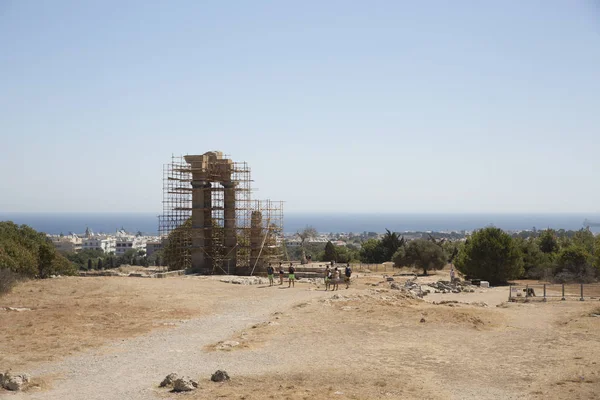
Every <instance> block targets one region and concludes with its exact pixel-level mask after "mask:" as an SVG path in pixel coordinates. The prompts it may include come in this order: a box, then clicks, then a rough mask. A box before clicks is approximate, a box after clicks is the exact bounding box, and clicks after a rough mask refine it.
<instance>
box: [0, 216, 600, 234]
mask: <svg viewBox="0 0 600 400" xmlns="http://www.w3.org/2000/svg"><path fill="white" fill-rule="evenodd" d="M585 219H588V220H590V221H593V222H596V223H598V222H600V214H597V213H596V214H580V213H577V214H424V213H419V214H360V213H356V214H352V213H349V214H343V213H287V214H286V215H285V218H284V231H285V232H286V233H293V232H296V231H298V230H299V229H302V228H304V227H305V226H307V225H311V226H313V227H315V228H316V229H317V231H319V232H355V233H356V232H363V231H367V232H384V231H385V229H386V228H387V229H389V230H391V231H396V232H404V231H457V232H459V231H463V230H464V231H472V230H475V229H479V228H484V227H486V226H490V225H493V226H496V227H498V228H501V229H504V230H526V229H532V228H534V227H535V228H536V229H546V228H553V229H566V230H568V229H573V230H577V229H581V228H582V227H583V221H584V220H585ZM0 221H13V222H14V223H16V224H26V225H29V226H31V227H32V228H34V229H36V230H38V231H41V232H46V233H49V234H60V233H64V234H67V233H69V232H74V233H82V232H84V231H85V229H86V228H87V227H89V228H90V229H91V230H92V231H94V232H96V233H113V232H115V231H116V230H117V229H121V228H123V229H125V230H126V231H128V232H138V231H141V232H143V233H144V234H146V235H155V234H157V231H158V217H157V214H154V213H19V212H0ZM591 229H592V231H593V232H600V227H593V228H591Z"/></svg>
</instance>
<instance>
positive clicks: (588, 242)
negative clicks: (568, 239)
mask: <svg viewBox="0 0 600 400" xmlns="http://www.w3.org/2000/svg"><path fill="white" fill-rule="evenodd" d="M572 240H573V244H574V245H575V246H578V247H581V248H583V249H584V250H585V251H586V252H588V253H589V254H593V253H594V243H595V241H596V238H595V237H594V234H593V233H592V231H590V229H589V228H586V229H580V230H578V231H577V232H575V235H573V239H572Z"/></svg>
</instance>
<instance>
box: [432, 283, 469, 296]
mask: <svg viewBox="0 0 600 400" xmlns="http://www.w3.org/2000/svg"><path fill="white" fill-rule="evenodd" d="M428 286H429V287H431V288H433V289H434V290H435V293H461V292H465V293H473V292H475V290H474V289H473V285H471V284H470V283H466V282H463V281H459V280H455V281H454V282H449V281H437V282H435V283H429V284H428Z"/></svg>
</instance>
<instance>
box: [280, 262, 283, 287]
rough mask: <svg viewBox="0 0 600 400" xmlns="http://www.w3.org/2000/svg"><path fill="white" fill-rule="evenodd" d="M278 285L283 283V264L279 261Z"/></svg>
mask: <svg viewBox="0 0 600 400" xmlns="http://www.w3.org/2000/svg"><path fill="white" fill-rule="evenodd" d="M279 285H283V265H282V263H279Z"/></svg>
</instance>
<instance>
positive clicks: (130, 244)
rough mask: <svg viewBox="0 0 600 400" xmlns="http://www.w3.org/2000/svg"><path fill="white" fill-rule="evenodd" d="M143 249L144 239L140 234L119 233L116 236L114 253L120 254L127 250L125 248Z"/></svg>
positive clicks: (144, 247) (144, 246)
mask: <svg viewBox="0 0 600 400" xmlns="http://www.w3.org/2000/svg"><path fill="white" fill-rule="evenodd" d="M132 249H133V250H138V251H139V250H144V251H146V239H145V238H143V237H141V236H128V235H119V236H117V240H116V244H115V254H116V255H118V256H120V255H123V254H125V253H126V252H127V250H132Z"/></svg>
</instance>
